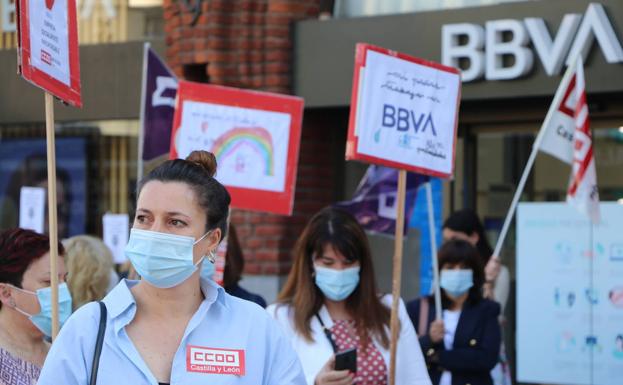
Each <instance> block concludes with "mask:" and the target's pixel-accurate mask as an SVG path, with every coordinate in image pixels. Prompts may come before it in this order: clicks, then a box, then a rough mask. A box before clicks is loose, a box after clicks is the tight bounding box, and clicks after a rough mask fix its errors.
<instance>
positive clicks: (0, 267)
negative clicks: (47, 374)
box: [0, 229, 71, 385]
mask: <svg viewBox="0 0 623 385" xmlns="http://www.w3.org/2000/svg"><path fill="white" fill-rule="evenodd" d="M58 250H59V255H60V256H59V257H58V262H57V263H58V280H59V283H60V285H59V299H60V301H59V319H60V322H61V323H62V322H64V321H65V320H66V319H67V317H69V315H70V314H71V296H70V294H69V290H68V289H67V285H66V284H65V275H66V273H65V265H64V263H63V258H62V255H63V254H64V250H63V245H61V244H60V243H59V244H58ZM49 251H50V240H49V239H48V237H47V236H45V235H41V234H37V233H35V232H34V231H31V230H22V229H12V230H6V231H4V232H2V233H0V301H1V305H0V385H22V384H24V385H26V384H31V385H34V384H36V383H37V379H38V378H39V373H40V372H41V366H43V361H44V360H45V357H46V355H47V354H48V350H49V348H50V345H49V344H48V343H47V342H46V341H45V337H50V336H51V334H52V314H51V310H52V306H51V302H50V253H49Z"/></svg>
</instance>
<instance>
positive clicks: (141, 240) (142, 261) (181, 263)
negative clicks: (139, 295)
mask: <svg viewBox="0 0 623 385" xmlns="http://www.w3.org/2000/svg"><path fill="white" fill-rule="evenodd" d="M208 234H210V231H208V232H207V233H205V234H204V235H203V236H202V237H201V238H199V239H197V240H196V241H195V239H194V238H193V237H187V236H183V235H175V234H168V233H159V232H156V231H148V230H140V229H132V230H131V231H130V239H129V240H128V244H127V246H126V247H125V255H126V257H128V259H129V260H130V262H132V266H134V268H135V269H136V272H137V273H138V274H139V275H140V276H141V278H142V279H144V280H146V281H147V282H149V283H150V284H152V285H153V286H156V287H159V288H162V289H166V288H170V287H174V286H177V285H179V284H181V283H182V282H184V281H186V280H187V279H188V278H189V277H190V276H191V275H193V273H194V272H195V271H196V270H197V266H198V265H199V264H200V263H201V261H203V259H204V258H203V257H202V258H201V259H200V260H199V261H198V262H197V263H193V247H194V246H195V245H196V244H197V243H198V242H200V241H201V240H202V239H203V238H205V237H206V236H207V235H208Z"/></svg>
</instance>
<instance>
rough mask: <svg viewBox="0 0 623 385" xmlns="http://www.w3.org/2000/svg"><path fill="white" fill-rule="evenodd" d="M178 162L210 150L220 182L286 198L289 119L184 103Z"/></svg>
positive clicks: (272, 113) (282, 115) (271, 113)
mask: <svg viewBox="0 0 623 385" xmlns="http://www.w3.org/2000/svg"><path fill="white" fill-rule="evenodd" d="M182 127H184V129H183V130H180V131H178V132H179V133H180V134H179V135H178V136H177V137H176V144H177V151H178V156H179V157H180V158H184V157H186V156H188V154H190V153H191V152H192V151H193V150H209V151H210V152H212V153H214V155H215V156H216V158H217V159H218V167H219V169H218V173H217V175H216V178H217V179H218V180H219V182H221V183H222V184H224V185H226V186H233V187H241V188H253V189H260V190H267V191H278V192H283V191H284V190H285V182H286V170H287V168H286V163H287V159H288V140H289V135H290V115H289V114H286V113H283V112H276V111H262V110H258V109H251V108H241V107H234V106H226V105H223V104H215V103H203V102H196V101H191V100H188V101H184V107H183V112H182Z"/></svg>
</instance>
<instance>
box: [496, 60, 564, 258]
mask: <svg viewBox="0 0 623 385" xmlns="http://www.w3.org/2000/svg"><path fill="white" fill-rule="evenodd" d="M573 72H574V71H573V66H568V67H567V70H566V71H565V74H564V76H563V77H562V80H561V82H560V84H566V83H568V81H569V78H570V77H571V76H573ZM564 96H565V87H560V86H559V87H558V89H557V90H556V94H555V95H554V99H553V101H552V104H551V105H550V108H549V111H547V115H545V119H544V120H543V124H542V125H541V128H540V130H539V133H538V134H537V136H536V139H535V140H534V144H533V145H532V152H531V153H530V157H529V158H528V162H526V166H525V167H524V170H523V173H522V174H521V179H519V184H518V185H517V189H516V190H515V195H514V196H513V200H512V201H511V205H510V208H509V209H508V213H507V214H506V218H505V219H504V225H502V230H501V231H500V235H499V237H498V240H497V242H496V244H495V249H494V250H493V255H494V256H496V257H498V258H501V256H500V252H501V251H502V245H503V244H504V240H505V239H506V234H507V233H508V228H509V227H510V224H511V221H512V219H513V217H514V215H515V210H516V208H517V203H519V198H520V197H521V194H522V193H523V189H524V187H525V185H526V181H527V180H528V175H530V171H531V170H532V165H533V164H534V161H535V159H536V156H537V153H538V152H539V148H540V147H541V142H542V141H543V137H544V136H545V129H546V127H548V126H549V124H550V121H551V120H552V117H553V116H554V113H555V112H556V106H558V105H559V104H560V102H561V101H562V99H563V98H564Z"/></svg>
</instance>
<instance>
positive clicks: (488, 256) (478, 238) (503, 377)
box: [443, 209, 512, 385]
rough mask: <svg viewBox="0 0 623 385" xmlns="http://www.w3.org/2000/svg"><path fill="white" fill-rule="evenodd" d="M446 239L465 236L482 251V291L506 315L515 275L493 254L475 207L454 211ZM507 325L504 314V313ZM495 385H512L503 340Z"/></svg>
mask: <svg viewBox="0 0 623 385" xmlns="http://www.w3.org/2000/svg"><path fill="white" fill-rule="evenodd" d="M443 238H444V240H446V241H448V240H451V239H462V240H465V241H468V242H469V243H471V244H472V245H473V246H475V247H476V249H477V250H478V254H479V256H480V259H481V261H482V264H483V266H485V283H484V284H483V285H482V288H483V290H482V292H483V296H484V297H485V298H488V299H491V300H494V301H496V302H497V303H499V304H500V306H501V307H502V314H504V308H505V307H506V302H507V301H508V295H509V293H510V286H511V278H510V273H509V272H508V268H506V266H504V265H502V264H501V263H500V259H499V258H498V257H497V256H496V255H492V254H493V249H492V248H491V245H489V241H488V240H487V236H486V234H485V229H484V226H483V225H482V222H481V221H480V218H478V215H477V214H476V212H475V211H474V210H471V209H463V210H459V211H455V212H454V213H452V214H451V215H450V216H449V217H448V219H446V221H445V222H444V224H443ZM500 322H501V324H502V325H504V316H503V315H502V316H500ZM491 375H492V376H493V382H494V384H495V385H510V384H511V383H512V381H511V375H510V367H509V364H508V359H507V357H506V349H505V347H504V343H502V346H501V349H500V358H499V363H498V365H496V366H495V368H493V370H492V371H491Z"/></svg>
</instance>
